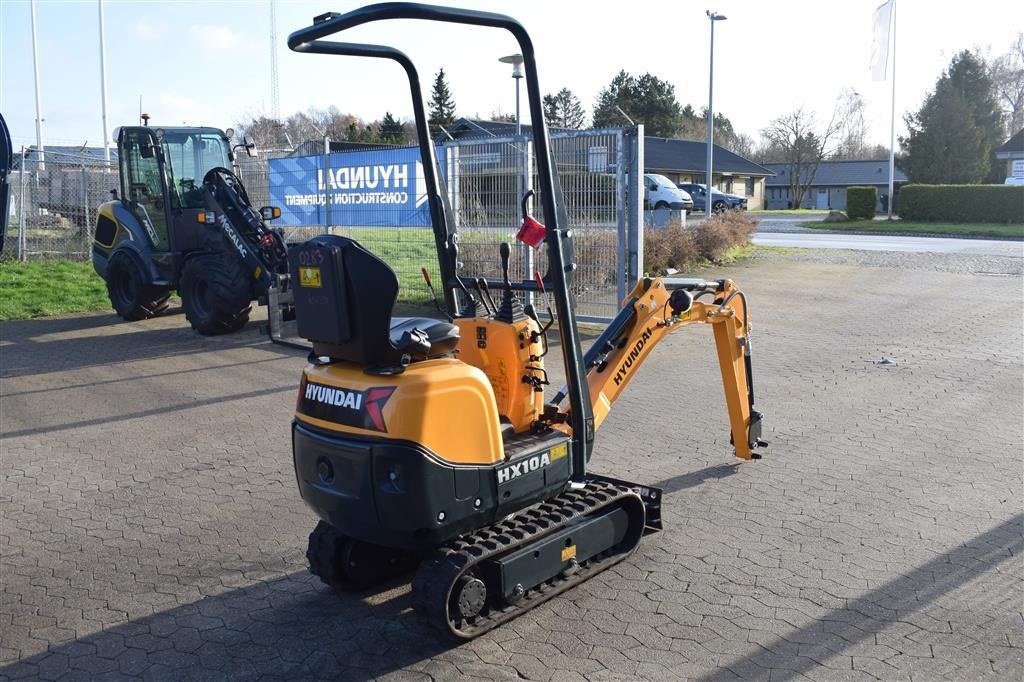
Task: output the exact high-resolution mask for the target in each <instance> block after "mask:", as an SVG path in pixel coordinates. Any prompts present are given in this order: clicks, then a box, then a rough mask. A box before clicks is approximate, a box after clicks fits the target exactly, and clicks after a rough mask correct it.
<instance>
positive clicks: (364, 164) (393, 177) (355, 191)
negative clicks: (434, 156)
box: [269, 147, 430, 227]
mask: <svg viewBox="0 0 1024 682" xmlns="http://www.w3.org/2000/svg"><path fill="white" fill-rule="evenodd" d="M269 171H270V203H271V204H272V205H274V206H278V207H280V208H281V218H280V219H279V220H276V221H274V224H275V225H285V226H298V225H328V224H331V225H339V226H344V227H382V226H394V227H430V210H429V208H428V206H427V193H426V182H425V181H424V178H423V164H422V163H421V161H420V153H419V149H418V148H417V147H397V148H393V149H373V150H366V151H357V152H334V153H332V154H331V155H330V161H329V164H328V168H327V172H326V173H325V172H324V155H322V154H321V155H318V156H290V157H284V158H280V159H270V162H269ZM328 199H329V203H328Z"/></svg>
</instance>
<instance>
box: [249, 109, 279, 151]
mask: <svg viewBox="0 0 1024 682" xmlns="http://www.w3.org/2000/svg"><path fill="white" fill-rule="evenodd" d="M237 127H238V132H239V137H240V138H241V137H245V138H246V139H247V140H248V141H249V142H252V143H254V144H255V145H256V148H257V149H262V150H265V149H283V148H285V147H286V146H288V145H287V140H286V136H285V127H284V124H283V123H282V122H281V121H279V120H277V119H274V118H271V117H270V116H267V115H266V114H262V113H251V112H250V113H249V114H247V115H246V117H245V120H244V121H243V122H240V123H239V124H238V126H237Z"/></svg>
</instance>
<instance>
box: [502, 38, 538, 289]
mask: <svg viewBox="0 0 1024 682" xmlns="http://www.w3.org/2000/svg"><path fill="white" fill-rule="evenodd" d="M498 61H499V62H501V63H502V64H511V65H512V78H513V79H515V82H516V137H519V136H520V135H522V134H523V123H522V119H521V118H520V116H519V81H521V80H522V79H523V55H521V54H510V55H508V56H507V57H502V58H500V59H499V60H498ZM522 145H523V191H522V192H521V193H520V195H519V196H524V195H525V194H526V192H527V191H529V189H530V176H531V175H532V173H531V169H530V143H529V142H527V141H526V140H523V141H522ZM531 203H532V202H529V201H528V203H527V210H529V209H530V204H531ZM523 271H524V277H525V278H529V277H530V273H531V272H533V251H531V249H530V247H529V246H528V245H526V244H523ZM532 302H533V297H532V296H531V294H530V293H529V292H526V300H525V303H532Z"/></svg>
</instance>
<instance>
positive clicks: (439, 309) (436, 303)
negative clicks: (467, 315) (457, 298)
mask: <svg viewBox="0 0 1024 682" xmlns="http://www.w3.org/2000/svg"><path fill="white" fill-rule="evenodd" d="M420 272H422V273H423V281H424V282H426V283H427V288H428V289H430V297H431V298H433V299H434V307H435V308H437V312H439V313H441V314H442V315H444V316H445V317H447V318H448V321H449V322H451V321H452V319H453V318H452V316H451V313H449V312H448V311H447V310H445V309H443V308H442V307H441V303H440V301H438V300H437V293H435V292H434V285H433V284H431V283H430V275H429V274H427V269H426V268H420Z"/></svg>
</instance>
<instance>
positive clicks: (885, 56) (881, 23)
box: [871, 0, 895, 81]
mask: <svg viewBox="0 0 1024 682" xmlns="http://www.w3.org/2000/svg"><path fill="white" fill-rule="evenodd" d="M894 2H895V0H888V2H885V3H883V4H882V5H879V7H878V9H876V10H875V13H874V14H873V15H872V17H871V24H872V25H873V26H874V29H875V38H874V40H873V41H872V43H871V80H876V81H884V80H885V75H886V74H885V71H886V65H887V64H888V63H889V18H890V17H891V16H892V6H893V3H894Z"/></svg>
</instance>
